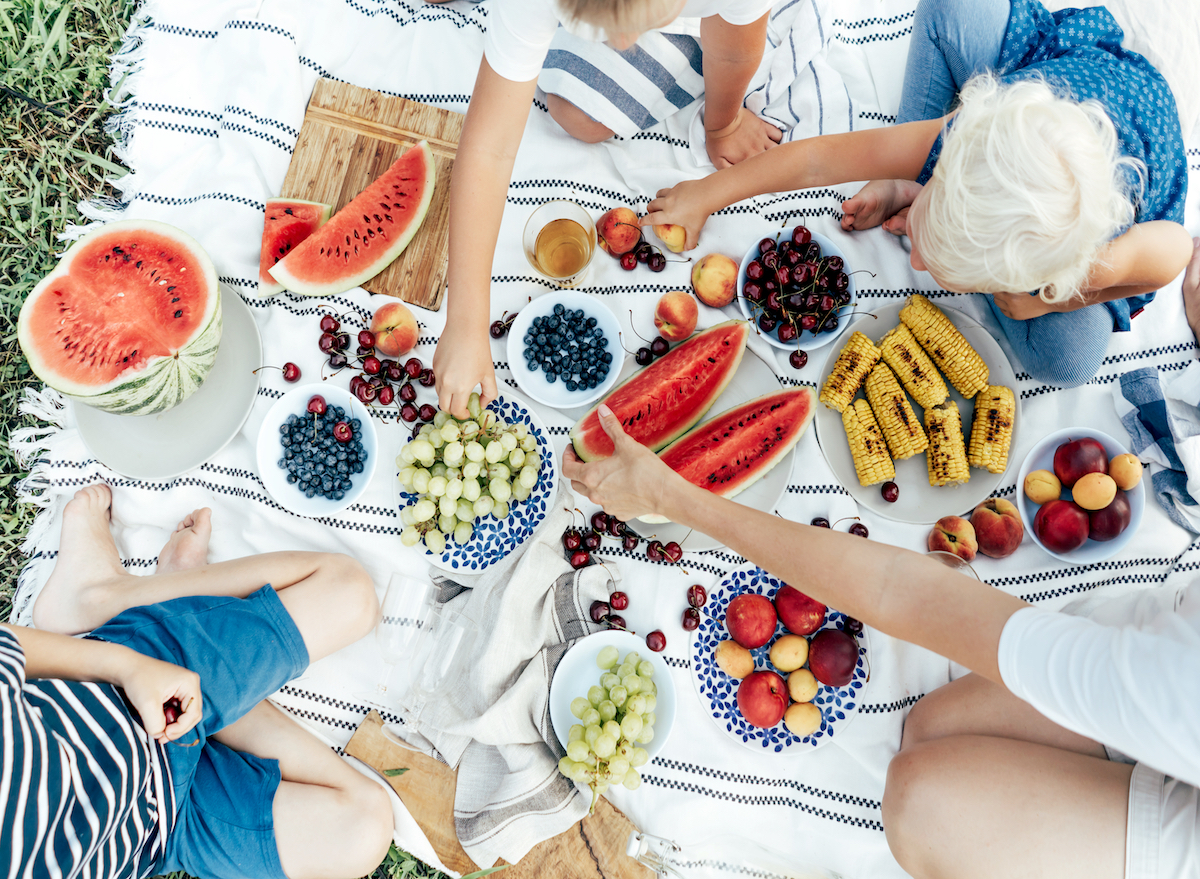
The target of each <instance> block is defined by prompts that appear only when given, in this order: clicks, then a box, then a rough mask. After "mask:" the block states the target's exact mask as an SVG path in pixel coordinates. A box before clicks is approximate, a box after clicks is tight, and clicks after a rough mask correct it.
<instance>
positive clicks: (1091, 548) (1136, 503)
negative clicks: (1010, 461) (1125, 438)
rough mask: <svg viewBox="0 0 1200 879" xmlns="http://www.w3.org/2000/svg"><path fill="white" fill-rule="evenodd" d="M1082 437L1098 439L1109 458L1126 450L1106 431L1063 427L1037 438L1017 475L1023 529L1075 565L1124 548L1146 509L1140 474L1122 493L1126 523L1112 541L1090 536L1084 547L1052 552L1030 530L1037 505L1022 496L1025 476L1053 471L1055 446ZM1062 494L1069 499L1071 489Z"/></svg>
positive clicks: (1043, 547) (1112, 554) (1060, 557)
mask: <svg viewBox="0 0 1200 879" xmlns="http://www.w3.org/2000/svg"><path fill="white" fill-rule="evenodd" d="M1084 437H1091V438H1092V439H1094V440H1098V441H1099V443H1100V445H1102V446H1104V451H1105V452H1106V453H1107V454H1108V459H1109V460H1110V461H1111V460H1112V459H1113V458H1114V457H1116V456H1117V455H1123V454H1125V453H1126V452H1128V451H1129V449H1127V448H1125V447H1124V446H1123V445H1121V444H1120V443H1119V442H1117V441H1116V440H1115V439H1113V438H1112V437H1111V436H1109V435H1108V434H1107V433H1101V432H1100V431H1098V430H1092V429H1091V428H1090V427H1069V428H1067V429H1066V430H1058V431H1055V432H1054V433H1052V434H1050V435H1049V436H1047V437H1045V438H1043V439H1041V440H1039V441H1038V442H1037V443H1036V444H1035V445H1034V447H1033V448H1032V449H1030V450H1029V454H1028V455H1026V456H1025V460H1024V461H1023V462H1022V464H1021V472H1020V474H1019V475H1018V476H1017V507H1018V508H1019V509H1020V510H1021V518H1022V519H1023V520H1024V521H1025V530H1026V531H1028V532H1029V536H1030V537H1032V538H1033V542H1034V543H1036V544H1037V545H1038V546H1040V547H1042V549H1044V550H1046V552H1048V553H1050V555H1052V556H1054V557H1055V558H1056V559H1059V560H1060V561H1064V562H1070V563H1071V564H1076V565H1090V564H1092V563H1093V562H1102V561H1104V560H1105V559H1107V558H1111V557H1112V556H1114V555H1116V554H1117V553H1119V552H1120V551H1121V550H1123V549H1124V548H1125V545H1126V544H1127V543H1129V541H1130V540H1132V539H1133V535H1134V532H1135V531H1137V530H1138V526H1139V525H1141V524H1142V512H1143V511H1144V510H1145V509H1146V479H1145V477H1143V478H1142V481H1141V482H1139V483H1138V484H1137V485H1135V486H1134V487H1133V488H1131V489H1129V491H1127V492H1125V495H1126V497H1128V499H1129V525H1128V527H1126V529H1125V530H1124V531H1122V532H1121V533H1120V534H1118V535H1117V536H1116V537H1114V538H1113V539H1112V540H1092V539H1091V538H1090V537H1089V538H1088V539H1087V540H1086V541H1085V542H1084V544H1083V546H1081V547H1079V549H1073V550H1071V551H1070V552H1054V551H1053V550H1050V549H1048V548H1047V547H1046V546H1045V545H1043V544H1042V542H1041V541H1040V540H1038V538H1037V535H1036V534H1034V533H1033V519H1034V516H1036V515H1037V511H1038V509H1039V507H1040V505H1039V504H1035V503H1034V502H1033V501H1031V500H1030V499H1029V498H1028V497H1027V496H1026V495H1025V477H1026V476H1028V475H1029V474H1030V473H1031V472H1032V471H1034V470H1049V471H1050V472H1051V473H1053V472H1054V451H1055V449H1057V448H1058V447H1059V446H1060V445H1062V444H1063V443H1065V442H1067V441H1069V440H1077V439H1083V438H1084ZM1062 496H1063V498H1064V499H1065V500H1070V499H1071V490H1070V489H1069V488H1064V489H1063V492H1062Z"/></svg>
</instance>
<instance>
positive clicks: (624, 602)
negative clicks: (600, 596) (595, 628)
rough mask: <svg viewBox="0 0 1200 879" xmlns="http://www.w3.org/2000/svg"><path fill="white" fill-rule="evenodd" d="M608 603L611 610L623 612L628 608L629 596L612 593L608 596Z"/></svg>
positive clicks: (622, 593)
mask: <svg viewBox="0 0 1200 879" xmlns="http://www.w3.org/2000/svg"><path fill="white" fill-rule="evenodd" d="M608 603H609V604H610V605H612V609H613V610H625V608H627V607H629V596H628V595H626V594H625V593H624V592H614V593H613V594H612V595H610V596H608Z"/></svg>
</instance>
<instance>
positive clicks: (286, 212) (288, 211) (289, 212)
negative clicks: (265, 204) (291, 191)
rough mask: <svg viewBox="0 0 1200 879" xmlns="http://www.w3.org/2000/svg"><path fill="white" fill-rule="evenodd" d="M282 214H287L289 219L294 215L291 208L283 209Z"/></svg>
mask: <svg viewBox="0 0 1200 879" xmlns="http://www.w3.org/2000/svg"><path fill="white" fill-rule="evenodd" d="M283 212H284V213H285V214H287V215H288V216H289V217H291V216H295V214H294V212H293V211H292V209H291V208H284V209H283Z"/></svg>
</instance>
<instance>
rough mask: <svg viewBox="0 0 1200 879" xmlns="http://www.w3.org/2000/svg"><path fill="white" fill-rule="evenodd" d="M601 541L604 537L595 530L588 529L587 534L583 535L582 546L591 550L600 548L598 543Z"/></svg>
mask: <svg viewBox="0 0 1200 879" xmlns="http://www.w3.org/2000/svg"><path fill="white" fill-rule="evenodd" d="M603 542H604V539H603V538H602V537H601V536H600V535H599V534H597V533H596V532H595V531H589V532H588V533H587V534H585V535H583V548H584V549H586V550H589V551H591V552H595V551H596V550H598V549H599V548H600V544H601V543H603Z"/></svg>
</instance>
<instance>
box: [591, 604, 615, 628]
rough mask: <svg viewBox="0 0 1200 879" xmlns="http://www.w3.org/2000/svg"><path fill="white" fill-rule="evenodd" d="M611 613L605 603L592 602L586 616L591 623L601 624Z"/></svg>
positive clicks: (610, 609)
mask: <svg viewBox="0 0 1200 879" xmlns="http://www.w3.org/2000/svg"><path fill="white" fill-rule="evenodd" d="M611 612H612V608H610V607H609V606H608V602H607V601H593V602H592V606H591V607H590V608H589V609H588V616H590V617H591V618H592V622H593V623H602V622H604V621H605V620H606V619H608V615H609V614H610V613H611Z"/></svg>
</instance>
